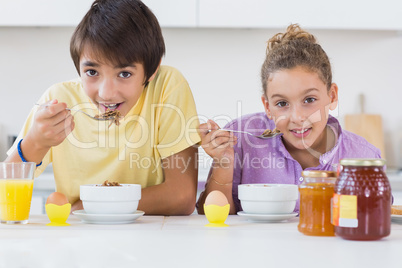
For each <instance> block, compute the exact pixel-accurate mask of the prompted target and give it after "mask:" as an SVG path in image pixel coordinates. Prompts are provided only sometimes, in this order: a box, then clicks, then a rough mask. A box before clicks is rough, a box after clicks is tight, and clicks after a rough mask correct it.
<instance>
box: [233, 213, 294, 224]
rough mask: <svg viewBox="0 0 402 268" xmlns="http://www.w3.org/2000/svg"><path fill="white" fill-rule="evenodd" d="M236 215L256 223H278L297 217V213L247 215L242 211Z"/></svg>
mask: <svg viewBox="0 0 402 268" xmlns="http://www.w3.org/2000/svg"><path fill="white" fill-rule="evenodd" d="M237 215H239V216H241V217H245V218H247V219H248V220H250V221H256V222H280V221H285V220H289V219H291V218H294V217H296V216H297V215H298V213H295V212H294V213H289V214H249V213H245V212H244V211H239V212H237Z"/></svg>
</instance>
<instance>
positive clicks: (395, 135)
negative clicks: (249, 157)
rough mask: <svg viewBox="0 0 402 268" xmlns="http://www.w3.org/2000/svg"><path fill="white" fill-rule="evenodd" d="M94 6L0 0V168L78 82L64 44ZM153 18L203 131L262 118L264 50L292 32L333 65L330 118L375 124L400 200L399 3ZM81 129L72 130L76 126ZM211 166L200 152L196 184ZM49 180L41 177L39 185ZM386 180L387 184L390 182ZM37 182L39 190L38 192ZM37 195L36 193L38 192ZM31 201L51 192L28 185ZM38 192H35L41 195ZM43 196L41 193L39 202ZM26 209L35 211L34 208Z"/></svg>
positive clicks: (189, 9)
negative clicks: (309, 39) (52, 95)
mask: <svg viewBox="0 0 402 268" xmlns="http://www.w3.org/2000/svg"><path fill="white" fill-rule="evenodd" d="M91 3H92V0H57V1H54V0H31V1H28V0H13V1H11V0H0V99H1V102H2V104H1V105H0V158H1V160H4V159H5V158H6V151H7V150H8V148H9V146H10V140H12V136H14V135H17V134H18V132H19V131H20V128H21V126H22V124H23V123H24V120H25V118H26V116H27V115H28V113H29V111H30V109H31V108H32V106H33V105H34V104H35V103H36V101H37V100H38V98H39V97H40V96H41V94H42V93H43V92H44V91H45V90H46V89H47V88H48V87H49V86H51V85H52V84H54V83H57V82H61V81H65V80H69V79H72V78H75V77H77V73H76V70H75V68H74V66H73V63H72V61H71V59H70V55H69V40H70V37H71V35H72V32H73V30H74V27H75V26H76V25H77V24H78V22H79V21H80V19H81V18H82V17H83V15H84V14H85V13H86V11H87V10H88V9H89V7H90V5H91ZM144 3H145V4H147V5H148V6H149V7H150V8H151V9H152V10H153V11H154V13H155V14H156V16H157V17H158V19H159V21H160V24H161V26H162V29H163V34H164V37H165V42H166V56H165V58H164V59H163V61H162V64H165V65H171V66H174V67H176V68H178V69H179V70H180V71H181V72H182V73H183V74H184V76H185V77H186V78H187V80H188V82H189V84H190V86H191V88H192V91H193V94H194V98H195V101H196V104H197V110H198V113H199V115H200V119H201V121H202V122H205V121H206V120H207V119H208V118H211V119H215V120H216V121H217V122H218V123H219V124H220V125H221V126H223V125H224V124H225V123H226V122H228V121H230V120H232V119H234V118H236V117H239V116H241V115H244V114H248V113H254V112H262V111H263V106H262V104H261V100H260V96H261V85H260V77H259V73H260V67H261V64H262V62H263V60H264V57H265V49H266V41H267V40H268V39H269V38H270V37H271V36H272V35H274V34H275V33H277V32H283V31H284V30H285V29H286V27H287V26H288V25H289V24H290V23H299V24H300V25H301V26H302V27H303V28H305V29H307V30H309V31H311V32H312V33H313V34H315V35H316V37H317V38H318V41H319V43H320V44H321V45H322V46H323V48H324V50H325V51H326V52H327V54H328V56H329V57H330V60H331V63H332V67H333V81H334V82H336V83H337V84H338V86H339V106H338V109H337V110H336V111H335V112H334V113H333V115H334V116H336V117H337V118H338V119H339V120H340V121H341V123H342V124H343V123H344V118H345V115H348V114H357V113H359V112H360V104H359V95H360V94H364V96H365V112H366V113H368V114H377V115H380V116H381V117H382V121H383V129H382V131H383V134H384V143H385V155H384V156H383V157H384V158H386V159H387V166H388V171H389V176H390V180H392V181H393V188H395V187H396V188H395V190H396V189H397V188H398V189H399V190H402V184H400V181H402V179H401V178H402V175H400V174H399V173H400V172H399V170H400V169H401V168H402V120H401V119H402V113H401V112H400V110H399V108H400V106H401V103H400V100H402V85H401V82H400V76H401V72H402V49H401V48H402V1H400V0H383V1H370V0H368V1H367V0H366V1H363V0H355V1H346V0H338V1H322V0H321V1H320V0H303V1H298V0H282V1H273V0H247V1H246V0H144ZM77 127H79V126H77ZM209 164H210V160H209V157H208V156H206V155H205V153H202V152H201V157H200V178H199V180H200V181H203V180H205V178H206V172H207V170H208V167H209ZM46 176H49V178H51V172H49V174H48V175H46V174H44V175H43V177H46ZM391 177H392V179H391ZM41 182H43V184H42V185H43V187H42V186H41ZM38 185H39V186H38ZM35 187H36V193H39V194H40V195H39V196H44V195H45V194H47V193H48V192H49V191H50V192H51V191H52V190H54V189H52V182H51V179H49V180H44V179H43V181H41V180H37V181H36V182H35ZM41 187H42V188H41ZM41 191H43V192H41ZM37 199H38V200H36V201H33V202H38V204H39V203H40V202H41V200H40V198H39V197H38V198H37Z"/></svg>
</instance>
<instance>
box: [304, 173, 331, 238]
mask: <svg viewBox="0 0 402 268" xmlns="http://www.w3.org/2000/svg"><path fill="white" fill-rule="evenodd" d="M302 176H303V178H304V180H303V183H302V184H301V185H300V186H299V192H300V215H299V216H300V219H299V225H298V229H299V231H300V232H301V233H303V234H305V235H314V236H334V235H335V234H334V226H333V225H332V223H331V200H332V197H333V195H334V187H335V181H336V172H334V171H324V170H309V171H303V172H302Z"/></svg>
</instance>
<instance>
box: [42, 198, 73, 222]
mask: <svg viewBox="0 0 402 268" xmlns="http://www.w3.org/2000/svg"><path fill="white" fill-rule="evenodd" d="M45 209H46V214H47V217H48V218H49V220H50V223H48V224H46V226H70V224H68V223H66V221H67V219H68V216H70V212H71V204H70V203H67V204H64V205H62V206H58V205H55V204H46V205H45Z"/></svg>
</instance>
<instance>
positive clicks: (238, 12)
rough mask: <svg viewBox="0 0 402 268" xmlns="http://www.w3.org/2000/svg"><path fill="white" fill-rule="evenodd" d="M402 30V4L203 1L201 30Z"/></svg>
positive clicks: (342, 0) (396, 0) (309, 0)
mask: <svg viewBox="0 0 402 268" xmlns="http://www.w3.org/2000/svg"><path fill="white" fill-rule="evenodd" d="M291 23H299V24H300V25H302V26H303V27H305V28H310V29H312V28H313V29H352V30H353V29H356V30H401V29H402V1H400V0H383V1H364V0H355V1H350V0H337V1H321V0H303V1H297V0H296V1H295V0H282V1H277V0H247V1H246V0H219V1H216V0H200V2H199V24H198V26H199V27H223V28H226V27H227V28H281V29H282V28H284V27H286V26H287V25H289V24H291Z"/></svg>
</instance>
